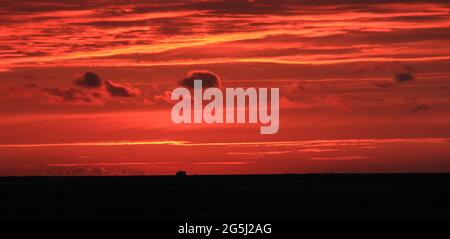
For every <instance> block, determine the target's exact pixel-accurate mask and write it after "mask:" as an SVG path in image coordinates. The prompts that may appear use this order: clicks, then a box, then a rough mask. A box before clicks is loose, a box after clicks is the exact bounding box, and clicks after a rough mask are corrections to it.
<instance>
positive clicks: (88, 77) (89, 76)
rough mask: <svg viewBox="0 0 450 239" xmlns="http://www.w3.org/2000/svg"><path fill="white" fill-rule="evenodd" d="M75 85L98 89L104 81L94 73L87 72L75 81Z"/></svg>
mask: <svg viewBox="0 0 450 239" xmlns="http://www.w3.org/2000/svg"><path fill="white" fill-rule="evenodd" d="M75 85H77V86H81V87H87V88H98V87H100V86H101V85H102V80H101V79H100V77H99V76H98V75H97V74H95V73H94V72H86V73H85V74H84V75H83V77H82V78H80V79H77V80H75Z"/></svg>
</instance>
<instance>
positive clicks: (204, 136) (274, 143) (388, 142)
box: [0, 0, 450, 175]
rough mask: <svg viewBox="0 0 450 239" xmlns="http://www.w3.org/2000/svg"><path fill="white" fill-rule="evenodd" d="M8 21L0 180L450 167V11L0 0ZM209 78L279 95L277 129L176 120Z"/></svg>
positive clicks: (327, 4)
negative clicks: (193, 84)
mask: <svg viewBox="0 0 450 239" xmlns="http://www.w3.org/2000/svg"><path fill="white" fill-rule="evenodd" d="M0 16H1V17H0V18H1V21H0V63H1V64H0V175H117V174H120V175H122V174H174V173H175V172H176V171H177V170H179V169H184V170H187V171H188V173H191V174H242V173H250V174H254V173H322V172H336V173H337V172H448V171H450V147H449V146H450V124H449V123H450V97H449V96H450V54H449V53H450V40H449V39H450V4H449V2H446V1H427V2H426V3H424V2H415V1H408V3H402V2H401V1H400V2H396V1H367V2H366V3H363V2H362V1H335V0H326V1H309V2H307V1H274V0H273V1H257V0H255V1H225V0H222V1H219V0H218V1H215V0H214V1H208V0H206V1H20V2H17V1H3V2H2V6H1V7H0ZM198 70H207V71H210V72H212V73H214V74H215V75H217V76H218V77H219V78H220V79H219V80H220V81H221V84H222V86H223V87H244V88H245V87H277V88H280V95H281V99H280V101H281V110H280V130H279V132H278V133H277V134H275V135H260V134H259V125H248V124H244V125H226V124H223V125H204V124H201V125H175V124H173V123H172V121H171V118H170V109H171V106H172V104H171V103H170V102H168V101H167V99H168V95H169V94H170V91H171V90H173V89H174V88H176V87H178V86H179V82H180V80H182V79H183V78H185V77H186V76H187V75H188V73H189V72H192V71H194V72H195V71H198ZM87 72H92V73H93V74H91V78H89V77H87V78H86V77H85V73H87ZM96 83H99V85H96Z"/></svg>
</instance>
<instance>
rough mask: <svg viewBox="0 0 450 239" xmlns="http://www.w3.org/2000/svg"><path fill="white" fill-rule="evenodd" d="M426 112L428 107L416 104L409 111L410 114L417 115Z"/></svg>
mask: <svg viewBox="0 0 450 239" xmlns="http://www.w3.org/2000/svg"><path fill="white" fill-rule="evenodd" d="M428 110H430V106H428V105H425V104H417V105H416V106H415V107H414V108H412V109H411V112H413V113H419V112H423V111H428Z"/></svg>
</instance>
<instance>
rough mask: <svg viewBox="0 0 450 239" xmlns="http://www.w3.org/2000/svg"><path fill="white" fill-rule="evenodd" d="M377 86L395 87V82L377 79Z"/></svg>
mask: <svg viewBox="0 0 450 239" xmlns="http://www.w3.org/2000/svg"><path fill="white" fill-rule="evenodd" d="M374 85H375V86H377V87H380V88H393V87H395V83H394V82H390V81H377V82H375V83H374Z"/></svg>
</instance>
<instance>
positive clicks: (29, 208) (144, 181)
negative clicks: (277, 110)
mask: <svg viewBox="0 0 450 239" xmlns="http://www.w3.org/2000/svg"><path fill="white" fill-rule="evenodd" d="M449 202H450V174H323V175H321V174H317V175H254V176H186V177H181V178H180V177H175V176H149V177H141V176H129V177H124V176H122V177H3V178H0V218H135V219H136V218H137V219H140V218H150V219H151V218H153V219H154V218H200V219H201V218H208V219H220V218H243V219H245V218H273V219H281V218H282V219H286V218H291V219H305V218H403V217H408V218H442V217H445V218H448V217H450V203H449Z"/></svg>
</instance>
